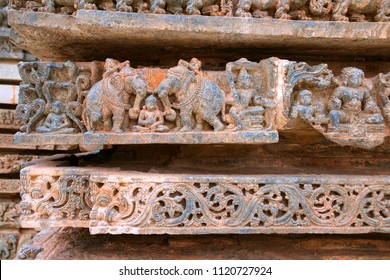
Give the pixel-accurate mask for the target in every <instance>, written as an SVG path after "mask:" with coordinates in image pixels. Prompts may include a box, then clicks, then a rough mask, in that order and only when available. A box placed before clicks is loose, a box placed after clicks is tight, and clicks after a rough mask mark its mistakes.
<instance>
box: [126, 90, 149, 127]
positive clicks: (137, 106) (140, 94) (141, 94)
mask: <svg viewBox="0 0 390 280" xmlns="http://www.w3.org/2000/svg"><path fill="white" fill-rule="evenodd" d="M135 92H136V94H135V100H134V105H133V108H131V109H130V110H129V116H130V118H131V119H133V120H136V119H138V115H139V112H140V110H141V101H142V100H143V99H144V98H145V97H146V86H145V87H139V88H138V89H135Z"/></svg>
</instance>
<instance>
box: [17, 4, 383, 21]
mask: <svg viewBox="0 0 390 280" xmlns="http://www.w3.org/2000/svg"><path fill="white" fill-rule="evenodd" d="M11 7H12V8H13V9H17V10H23V11H26V10H27V11H38V12H48V13H63V14H73V13H75V12H76V11H77V10H98V9H99V10H105V11H120V12H133V13H135V12H137V13H155V14H166V13H169V14H188V15H208V16H228V17H231V16H237V17H255V18H276V19H298V20H311V19H321V20H335V21H365V20H371V21H389V12H388V9H389V3H388V1H387V0H363V1H358V0H240V1H232V0H223V1H220V0H209V1H198V0H181V1H173V0H167V1H161V0H150V1H144V0H134V1H130V0H116V1H113V0H103V1H95V0H88V1H86V0H67V1H59V0H49V1H44V2H41V1H38V0H33V1H24V0H12V5H11Z"/></svg>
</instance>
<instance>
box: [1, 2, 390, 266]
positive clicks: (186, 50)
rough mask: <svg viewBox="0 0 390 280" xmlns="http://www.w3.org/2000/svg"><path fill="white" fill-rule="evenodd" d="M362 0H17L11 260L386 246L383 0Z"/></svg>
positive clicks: (328, 254) (387, 39) (10, 110)
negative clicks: (29, 235) (24, 239)
mask: <svg viewBox="0 0 390 280" xmlns="http://www.w3.org/2000/svg"><path fill="white" fill-rule="evenodd" d="M363 2H364V1H363ZM264 3H267V5H268V6H266V7H267V8H264V7H265V4H264ZM359 3H360V4H359V5H356V3H355V2H354V1H344V0H317V1H315V0H311V1H296V0H277V1H266V0H264V1H250V0H240V1H230V0H226V1H215V2H213V1H210V2H205V1H203V2H199V1H193V0H189V1H166V3H165V2H164V3H162V2H161V1H154V0H150V1H133V2H131V3H130V2H129V1H106V0H105V1H88V2H85V1H69V3H68V2H67V1H61V2H59V1H55V0H53V1H45V2H44V3H42V2H40V1H19V0H14V1H12V2H11V3H10V5H9V7H8V8H7V9H8V11H7V15H8V20H9V25H10V26H12V32H9V36H10V38H11V40H12V41H13V42H14V43H15V44H16V45H17V46H18V47H19V48H21V49H25V50H27V51H29V52H30V53H32V55H34V56H35V57H37V58H38V59H37V60H30V59H28V58H27V57H26V56H25V54H24V57H22V58H20V60H23V62H21V63H19V64H18V71H19V75H20V84H19V87H18V95H17V99H18V102H17V105H16V103H15V102H14V103H12V104H13V105H4V106H3V107H2V108H1V111H0V112H1V113H2V112H3V111H4V116H6V117H4V121H3V125H4V128H3V126H2V133H3V131H4V133H3V134H4V137H5V138H6V137H8V138H7V139H9V143H10V144H9V145H10V146H7V147H5V149H7V150H5V152H4V156H3V157H4V160H3V161H2V162H4V164H3V165H4V168H3V169H1V168H0V170H4V171H3V172H4V174H14V175H4V176H3V175H2V176H3V177H1V178H4V179H3V180H5V181H6V180H8V181H7V182H10V181H9V180H10V178H11V177H10V176H14V177H12V179H13V180H14V183H15V184H16V185H17V188H19V181H18V180H17V174H18V172H19V169H20V168H16V167H15V168H14V165H13V164H12V162H15V160H14V158H17V159H16V160H19V159H20V160H23V161H25V157H27V155H28V156H29V158H28V159H27V160H31V159H34V161H33V162H31V163H30V164H28V165H26V166H25V167H24V168H23V169H22V170H21V171H20V190H18V191H20V197H21V200H20V202H19V199H18V198H16V197H17V196H16V194H13V195H7V197H9V199H10V201H12V202H13V203H14V204H12V205H11V206H9V205H8V204H7V206H6V208H4V209H6V210H5V212H7V211H8V210H7V209H11V210H9V211H8V213H9V214H4V217H5V218H4V219H8V221H9V223H10V222H12V219H13V218H12V217H13V216H12V215H14V214H13V213H14V212H15V211H17V210H13V209H14V208H15V209H20V210H18V211H20V213H21V217H20V227H21V230H20V231H18V232H23V231H29V229H32V228H33V229H36V230H40V231H41V232H40V234H38V235H37V237H35V238H34V239H33V240H32V241H31V242H29V244H28V245H26V246H25V247H24V248H22V249H21V250H20V254H19V255H18V258H34V257H35V256H36V255H37V254H38V253H39V254H38V256H37V258H39V259H158V258H164V259H165V258H167V259H185V258H190V259H202V258H210V259H221V258H222V259H223V258H227V259H246V258H247V259H256V258H271V259H387V258H388V256H389V254H388V253H389V251H390V243H389V242H388V234H389V232H390V174H389V165H390V149H389V148H390V142H389V135H390V101H389V96H390V72H389V71H390V48H389V46H390V23H389V21H390V15H389V1H386V0H383V1H370V0H366V1H365V2H364V3H362V1H360V2H359ZM7 30H9V29H7ZM4 67H5V66H4ZM7 73H8V72H7ZM18 79H19V78H15V79H14V80H15V82H12V81H13V80H12V79H11V78H7V79H5V80H7V82H9V83H13V84H14V86H8V87H7V88H9V89H10V91H12V89H15V86H16V83H17V82H18ZM14 98H15V99H16V95H15V96H14ZM11 114H12V116H14V118H13V120H14V121H13V122H12V124H11V123H10V121H7V120H8V119H9V118H11ZM8 115H10V117H8ZM1 121H2V120H0V122H1ZM6 132H10V133H11V132H12V134H14V136H13V142H12V140H11V136H10V135H9V134H7V135H6ZM5 138H4V139H5ZM4 143H5V142H4ZM18 149H22V151H23V153H22V152H18V151H20V150H18ZM38 149H39V150H40V151H39V152H38ZM9 150H13V152H12V153H10V152H9ZM53 150H55V152H54V151H53ZM54 153H57V154H58V155H55V156H54V155H53V154H54ZM7 170H8V171H7ZM7 172H8V173H7ZM4 185H5V186H6V187H8V186H9V184H8V183H5V184H4ZM6 187H5V188H6ZM7 203H9V202H7ZM12 207H14V208H12ZM15 215H16V214H15ZM18 225H19V224H18ZM18 234H20V233H18ZM15 236H16V235H15ZM7 238H8V239H7ZM16 238H17V237H14V239H16ZM3 239H4V242H3V243H4V244H5V245H4V246H5V247H4V248H8V247H7V246H9V245H7V244H8V243H11V241H8V240H11V239H12V238H11V237H8V236H5V237H4V238H3ZM7 242H8V243H7ZM14 243H15V242H14ZM15 244H17V243H15ZM96 244H99V246H96ZM210 245H211V246H210ZM14 247H15V248H16V247H20V245H15V246H14ZM118 248H121V249H120V250H118ZM7 250H11V249H7ZM14 251H16V249H14Z"/></svg>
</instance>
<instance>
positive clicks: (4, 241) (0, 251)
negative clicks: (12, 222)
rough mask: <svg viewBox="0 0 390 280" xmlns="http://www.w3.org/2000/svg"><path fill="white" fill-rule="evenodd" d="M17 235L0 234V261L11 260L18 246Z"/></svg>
mask: <svg viewBox="0 0 390 280" xmlns="http://www.w3.org/2000/svg"><path fill="white" fill-rule="evenodd" d="M18 240H19V234H18V233H0V259H2V260H8V259H13V258H14V257H15V255H16V250H17V246H18Z"/></svg>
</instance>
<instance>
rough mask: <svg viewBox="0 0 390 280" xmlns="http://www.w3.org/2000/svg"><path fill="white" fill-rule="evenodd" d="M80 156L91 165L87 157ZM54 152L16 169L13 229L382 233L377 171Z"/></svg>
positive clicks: (386, 180) (381, 180) (383, 201)
mask: <svg viewBox="0 0 390 280" xmlns="http://www.w3.org/2000/svg"><path fill="white" fill-rule="evenodd" d="M80 156H81V157H79V158H78V159H77V158H76V157H69V160H70V163H72V165H75V164H77V162H78V161H79V160H83V156H82V155H80ZM85 156H86V159H87V161H88V157H92V158H90V159H89V161H90V163H91V164H93V162H94V160H93V158H94V157H96V155H95V156H94V155H92V154H89V155H85ZM59 159H60V158H57V160H56V161H54V160H53V161H51V162H50V161H45V160H41V161H36V163H37V164H36V165H33V166H29V167H26V168H24V169H23V170H22V171H21V183H22V190H21V196H22V202H21V209H22V218H21V223H22V226H23V227H33V228H39V227H41V228H46V227H64V226H71V227H88V228H89V229H90V231H91V233H93V234H98V233H111V234H121V233H132V234H164V233H169V234H207V233H245V234H250V233H368V232H389V231H390V222H389V220H390V219H389V211H388V207H389V206H388V205H389V193H390V176H388V175H387V173H386V172H385V171H383V170H382V171H380V170H376V171H374V172H375V173H376V174H375V173H374V174H375V175H374V174H372V173H371V172H372V171H369V170H367V172H363V173H362V174H361V175H351V174H348V175H345V174H343V175H337V174H334V173H333V172H334V171H333V172H332V171H331V172H330V174H321V175H313V174H310V173H307V174H296V173H292V172H290V173H289V174H283V175H278V174H272V173H271V174H270V172H269V173H264V174H259V173H258V172H257V173H255V174H253V175H252V174H239V173H219V174H218V173H217V174H215V173H214V174H212V170H209V172H207V174H196V173H194V172H189V173H187V172H186V171H183V172H182V173H178V172H177V171H176V172H175V171H172V170H169V169H168V170H162V171H161V172H158V171H152V172H140V171H138V170H137V171H131V170H129V171H118V170H117V169H116V168H115V167H114V166H113V167H112V168H111V169H110V168H101V167H99V166H96V165H95V166H93V167H83V166H81V167H76V166H73V167H72V166H69V167H66V161H65V162H64V160H66V159H65V158H64V159H63V160H62V161H59ZM95 160H97V158H95ZM111 164H112V163H111ZM128 164H131V162H128ZM57 165H59V166H57ZM151 170H153V168H152V169H151ZM374 170H375V169H374ZM214 172H215V171H214ZM309 172H310V171H309Z"/></svg>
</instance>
